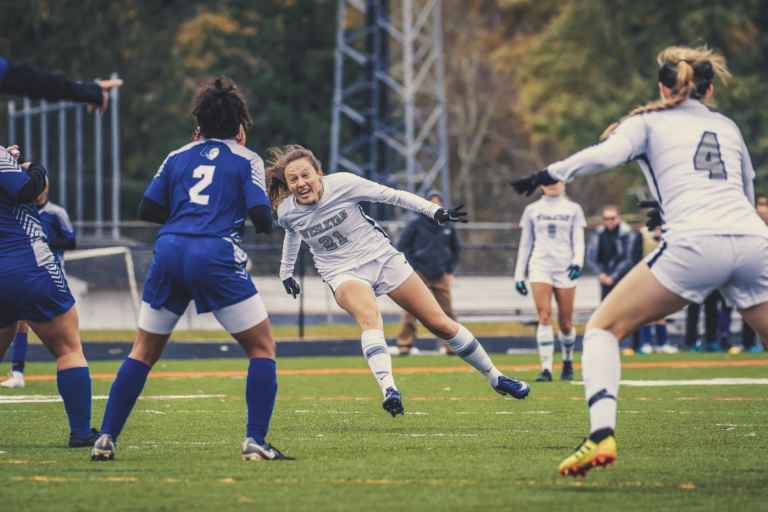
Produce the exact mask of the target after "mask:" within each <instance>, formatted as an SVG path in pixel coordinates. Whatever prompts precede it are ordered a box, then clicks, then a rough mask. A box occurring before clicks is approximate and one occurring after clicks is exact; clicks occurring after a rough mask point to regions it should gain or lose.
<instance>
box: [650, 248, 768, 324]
mask: <svg viewBox="0 0 768 512" xmlns="http://www.w3.org/2000/svg"><path fill="white" fill-rule="evenodd" d="M645 262H646V263H647V264H648V266H649V267H650V269H651V272H653V275H654V276H655V277H656V279H658V280H659V282H660V283H661V284H662V285H663V286H664V287H665V288H666V289H668V290H669V291H671V292H672V293H674V294H676V295H679V296H681V297H683V298H684V299H687V300H689V301H691V302H695V303H702V302H704V299H706V297H707V296H708V295H709V294H710V293H712V292H713V291H714V290H715V289H719V290H720V292H721V293H722V294H723V296H724V297H725V299H726V300H727V301H728V302H729V303H730V304H733V305H734V306H736V308H737V309H747V308H749V307H752V306H755V305H757V304H762V303H763V302H767V301H768V239H766V238H763V237H760V236H753V235H705V234H698V235H697V234H683V235H679V236H677V237H675V238H674V239H673V240H671V241H666V240H665V241H662V243H661V245H659V247H657V248H656V250H655V251H653V252H652V253H651V254H649V255H648V256H647V257H646V258H645Z"/></svg>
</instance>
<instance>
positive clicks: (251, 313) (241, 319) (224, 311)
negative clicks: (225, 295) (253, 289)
mask: <svg viewBox="0 0 768 512" xmlns="http://www.w3.org/2000/svg"><path fill="white" fill-rule="evenodd" d="M213 316H215V317H216V320H218V321H219V323H220V324H221V326H222V327H223V328H224V329H225V330H226V331H227V332H228V333H230V334H236V333H241V332H244V331H247V330H248V329H250V328H251V327H255V326H257V325H259V324H260V323H261V322H263V321H264V320H266V319H267V317H268V316H269V315H268V314H267V308H266V307H265V306H264V301H262V300H261V295H259V294H258V293H257V294H255V295H252V296H250V297H248V298H247V299H245V300H243V301H241V302H238V303H237V304H232V305H231V306H227V307H224V308H221V309H217V310H216V311H214V312H213Z"/></svg>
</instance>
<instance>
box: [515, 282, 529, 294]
mask: <svg viewBox="0 0 768 512" xmlns="http://www.w3.org/2000/svg"><path fill="white" fill-rule="evenodd" d="M515 290H517V293H519V294H520V295H528V287H527V286H525V281H518V282H516V283H515Z"/></svg>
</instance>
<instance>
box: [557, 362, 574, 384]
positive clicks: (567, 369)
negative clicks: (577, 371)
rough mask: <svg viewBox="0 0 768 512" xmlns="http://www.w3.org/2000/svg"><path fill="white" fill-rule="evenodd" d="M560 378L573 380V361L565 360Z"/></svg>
mask: <svg viewBox="0 0 768 512" xmlns="http://www.w3.org/2000/svg"><path fill="white" fill-rule="evenodd" d="M560 380H573V362H572V361H563V371H562V372H560Z"/></svg>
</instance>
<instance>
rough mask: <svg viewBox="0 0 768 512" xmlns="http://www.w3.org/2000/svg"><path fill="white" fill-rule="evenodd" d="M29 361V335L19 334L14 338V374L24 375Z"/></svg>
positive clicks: (12, 360) (12, 368)
mask: <svg viewBox="0 0 768 512" xmlns="http://www.w3.org/2000/svg"><path fill="white" fill-rule="evenodd" d="M26 360H27V333H25V332H17V333H16V337H14V338H13V357H12V358H11V362H12V365H13V366H12V367H11V370H13V371H14V372H22V373H24V362H25V361H26Z"/></svg>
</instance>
